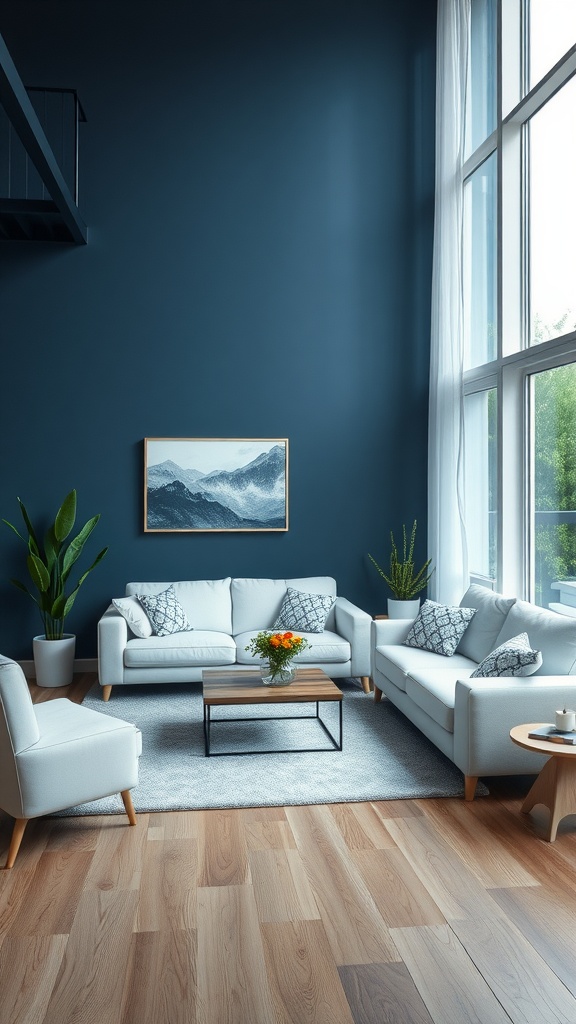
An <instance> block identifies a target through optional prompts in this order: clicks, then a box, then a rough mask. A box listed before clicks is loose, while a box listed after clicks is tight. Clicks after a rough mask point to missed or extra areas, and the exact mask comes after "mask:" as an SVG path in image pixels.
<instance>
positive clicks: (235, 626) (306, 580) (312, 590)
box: [190, 576, 336, 636]
mask: <svg viewBox="0 0 576 1024" xmlns="http://www.w3.org/2000/svg"><path fill="white" fill-rule="evenodd" d="M288 587H292V588H293V589H294V590H301V591H302V592H304V593H307V594H327V595H328V596H329V597H332V598H334V599H335V598H336V580H334V579H333V578H332V577H331V576H304V577H302V578H301V579H293V580H269V579H258V578H252V577H247V578H240V577H238V578H237V579H233V580H232V584H231V588H230V592H231V597H232V629H231V630H230V632H231V633H233V634H234V636H236V635H237V634H238V633H247V632H249V631H250V630H256V631H258V630H261V629H272V627H273V623H274V622H275V621H276V619H277V618H278V615H279V613H280V608H281V607H282V601H283V600H284V597H285V595H286V591H287V589H288ZM190 621H191V622H192V621H193V620H192V619H190ZM326 629H328V630H334V629H335V618H334V609H333V608H332V610H331V611H330V612H329V614H328V617H327V619H326Z"/></svg>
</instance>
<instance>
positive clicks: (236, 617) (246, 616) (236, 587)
mask: <svg viewBox="0 0 576 1024" xmlns="http://www.w3.org/2000/svg"><path fill="white" fill-rule="evenodd" d="M230 592H231V596H232V629H231V632H232V633H233V634H234V636H236V635H237V634H238V633H246V632H248V631H249V630H255V631H256V632H258V630H262V629H272V623H273V622H274V620H275V618H276V617H277V615H278V612H279V611H280V608H281V607H282V601H283V600H284V595H285V594H286V581H285V580H267V579H257V578H254V579H250V578H248V579H233V580H232V584H231V587H230Z"/></svg>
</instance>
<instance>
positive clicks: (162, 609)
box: [137, 586, 192, 636]
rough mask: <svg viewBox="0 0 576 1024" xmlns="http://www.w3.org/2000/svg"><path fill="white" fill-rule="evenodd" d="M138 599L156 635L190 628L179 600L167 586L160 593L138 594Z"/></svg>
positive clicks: (164, 634) (167, 634)
mask: <svg viewBox="0 0 576 1024" xmlns="http://www.w3.org/2000/svg"><path fill="white" fill-rule="evenodd" d="M137 596H138V600H139V601H140V604H141V605H142V607H143V608H144V610H145V612H146V614H147V616H148V618H149V619H150V622H151V623H152V627H153V629H154V632H155V633H156V635H157V636H169V635H170V634H171V633H183V632H184V631H185V630H189V629H192V626H191V625H190V623H189V622H188V619H187V618H186V612H185V611H184V609H183V607H182V605H181V604H180V601H179V600H178V598H177V597H176V594H175V593H174V587H172V586H169V587H168V590H163V591H162V593H161V594H155V595H152V594H142V595H141V594H138V595H137Z"/></svg>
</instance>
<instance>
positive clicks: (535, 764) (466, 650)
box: [372, 585, 576, 800]
mask: <svg viewBox="0 0 576 1024" xmlns="http://www.w3.org/2000/svg"><path fill="white" fill-rule="evenodd" d="M460 606H461V607H468V608H475V609H476V611H475V614H474V617H473V618H472V620H471V622H470V623H469V625H468V626H467V628H466V631H465V633H464V635H463V637H462V639H461V640H460V642H459V644H458V647H457V648H456V652H455V653H454V654H453V655H452V656H451V657H445V656H443V655H440V654H434V653H432V652H431V651H427V650H421V649H416V648H413V647H407V646H405V645H404V641H405V639H406V637H407V635H408V632H409V630H410V627H411V626H412V621H413V620H405V619H396V620H394V619H387V620H386V619H379V620H376V621H374V622H373V623H372V679H373V682H374V696H375V699H376V700H380V698H381V696H382V694H383V693H384V694H385V695H386V697H388V699H389V700H391V701H392V703H393V704H395V705H396V707H397V708H399V709H400V711H402V712H403V714H405V715H406V716H407V718H409V719H410V721H411V722H413V723H414V725H416V726H417V727H418V728H419V729H420V730H421V732H423V733H424V735H425V736H427V737H428V739H430V740H431V741H432V742H433V743H435V744H436V746H437V747H438V748H439V749H440V750H441V751H442V752H443V753H444V754H446V755H447V757H449V758H450V759H451V760H452V761H453V762H454V764H455V765H457V767H458V768H460V770H461V771H462V772H463V773H464V776H465V796H466V799H467V800H472V799H473V798H474V793H475V790H476V783H477V781H478V778H479V777H482V776H491V775H524V774H534V773H536V772H539V771H540V769H541V767H542V765H543V764H544V763H545V760H546V757H545V755H539V754H534V753H532V752H531V751H528V750H523V749H521V748H520V747H518V746H516V745H515V744H514V743H512V741H511V739H510V735H509V734H510V729H511V728H512V726H514V725H519V724H521V723H527V722H553V721H554V712H555V710H556V709H557V708H559V707H562V706H565V707H571V708H573V707H574V706H575V705H576V678H574V674H575V672H576V621H575V620H574V619H573V618H568V617H566V616H563V615H559V614H558V613H556V612H552V611H548V610H546V609H543V608H538V607H536V606H535V605H532V604H529V603H528V602H526V601H520V600H515V599H514V598H504V597H502V595H500V594H495V593H493V592H492V591H490V590H488V589H487V588H486V587H480V586H475V585H474V586H471V587H470V588H469V590H468V591H467V592H466V594H465V595H464V597H463V598H462V601H461V602H460ZM524 632H525V633H527V634H528V637H529V640H530V646H531V647H532V648H535V649H537V650H539V651H541V653H542V664H541V666H540V667H539V668H537V670H536V672H535V673H534V674H533V675H529V676H519V677H514V676H506V677H504V676H498V677H489V678H475V679H471V678H470V676H471V675H472V673H473V671H474V670H475V669H476V668H477V666H478V664H479V663H480V662H481V661H482V660H483V659H484V658H485V657H486V656H487V655H488V654H489V653H490V652H491V651H494V650H495V649H496V648H497V647H499V646H500V645H501V644H502V643H504V642H505V641H507V640H510V639H511V638H512V637H516V636H518V635H519V634H520V633H524Z"/></svg>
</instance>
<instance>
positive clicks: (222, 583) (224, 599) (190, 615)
mask: <svg viewBox="0 0 576 1024" xmlns="http://www.w3.org/2000/svg"><path fill="white" fill-rule="evenodd" d="M230 582H231V581H230V577H229V576H228V577H227V578H225V579H222V580H183V581H180V582H177V583H174V584H173V587H174V593H175V594H176V597H177V599H178V601H179V602H180V604H181V605H182V607H183V609H184V611H185V612H186V618H187V619H188V622H189V623H190V626H191V627H192V628H193V629H208V630H215V631H216V632H219V633H232V603H231V598H230ZM169 586H170V584H169V583H129V584H128V586H127V587H126V594H127V596H135V595H136V594H144V595H147V594H159V593H160V592H161V591H162V590H166V588H167V587H169Z"/></svg>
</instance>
